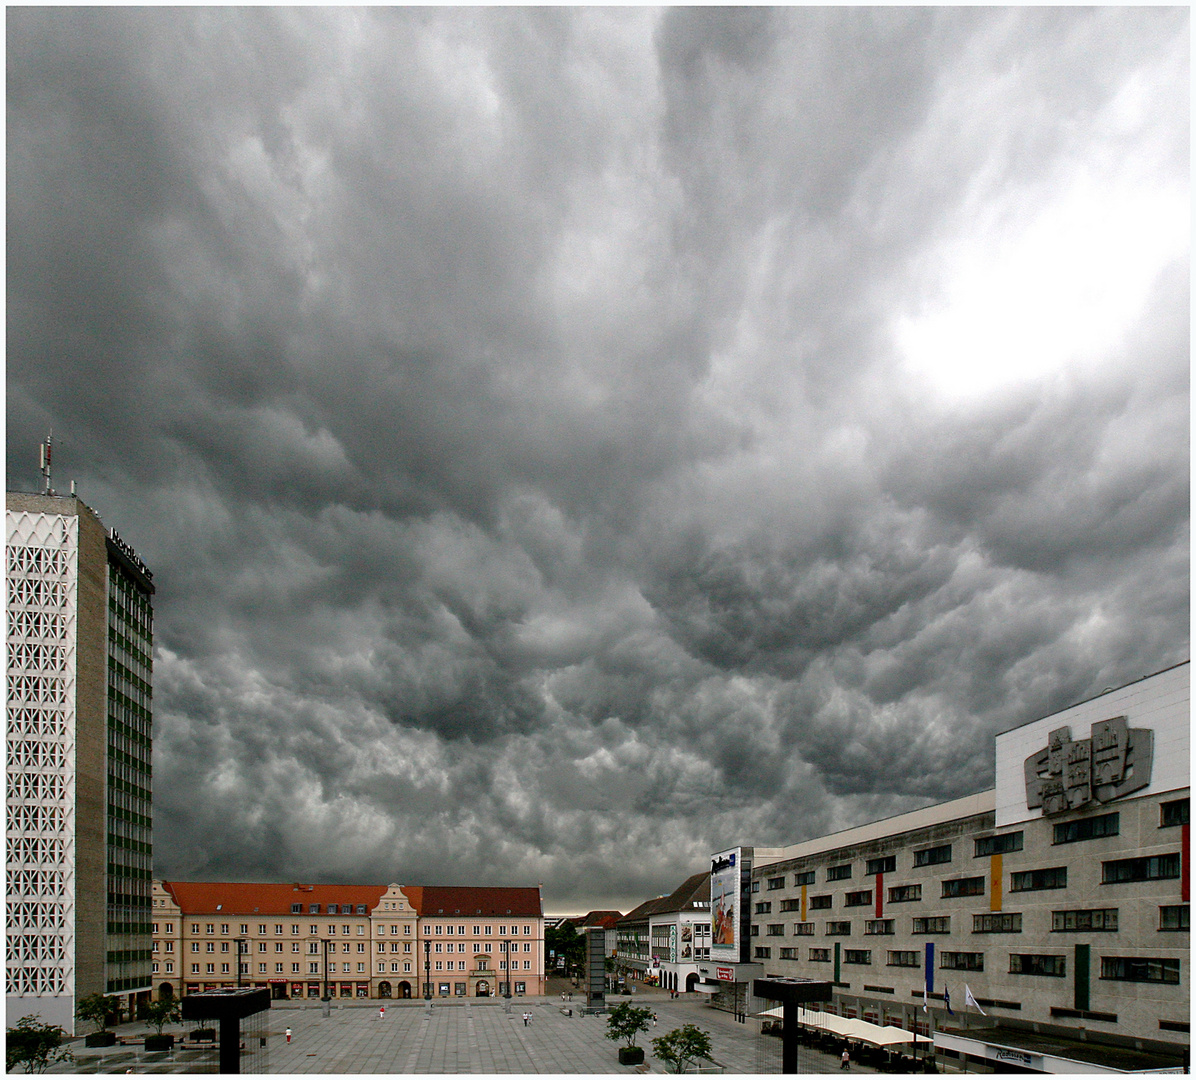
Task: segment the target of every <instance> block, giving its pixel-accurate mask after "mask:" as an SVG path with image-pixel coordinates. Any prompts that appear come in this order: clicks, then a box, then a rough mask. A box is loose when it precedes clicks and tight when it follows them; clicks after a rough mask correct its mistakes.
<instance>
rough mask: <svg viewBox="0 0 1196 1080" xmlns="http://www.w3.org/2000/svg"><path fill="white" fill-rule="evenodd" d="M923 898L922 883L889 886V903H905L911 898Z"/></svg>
mask: <svg viewBox="0 0 1196 1080" xmlns="http://www.w3.org/2000/svg"><path fill="white" fill-rule="evenodd" d="M921 899H922V885H921V883H919V884H917V885H893V886H891V887H890V888H889V903H890V904H904V903H906V902H907V901H909V900H921Z"/></svg>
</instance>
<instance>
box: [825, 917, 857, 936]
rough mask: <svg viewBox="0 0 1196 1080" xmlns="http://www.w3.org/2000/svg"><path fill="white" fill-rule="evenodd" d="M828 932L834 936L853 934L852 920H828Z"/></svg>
mask: <svg viewBox="0 0 1196 1080" xmlns="http://www.w3.org/2000/svg"><path fill="white" fill-rule="evenodd" d="M826 932H827V934H828V935H830V936H833V937H850V936H851V920H850V919H846V920H844V921H842V922H828V923H827V924H826Z"/></svg>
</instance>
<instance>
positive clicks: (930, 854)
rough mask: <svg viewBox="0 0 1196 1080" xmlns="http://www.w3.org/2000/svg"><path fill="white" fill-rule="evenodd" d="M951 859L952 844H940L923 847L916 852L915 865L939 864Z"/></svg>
mask: <svg viewBox="0 0 1196 1080" xmlns="http://www.w3.org/2000/svg"><path fill="white" fill-rule="evenodd" d="M950 861H951V845H950V844H939V845H938V847H931V848H923V849H922V850H921V851H915V852H914V866H939V865H941V864H942V863H949V862H950Z"/></svg>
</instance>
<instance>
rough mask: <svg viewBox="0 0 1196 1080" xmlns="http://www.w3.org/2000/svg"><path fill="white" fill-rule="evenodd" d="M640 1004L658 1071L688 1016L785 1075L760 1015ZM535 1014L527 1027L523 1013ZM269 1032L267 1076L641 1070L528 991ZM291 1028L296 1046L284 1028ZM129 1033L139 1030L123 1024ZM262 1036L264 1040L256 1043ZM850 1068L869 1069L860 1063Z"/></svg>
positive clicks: (741, 1060) (208, 1064)
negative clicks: (663, 1043) (658, 1042)
mask: <svg viewBox="0 0 1196 1080" xmlns="http://www.w3.org/2000/svg"><path fill="white" fill-rule="evenodd" d="M636 1004H638V1005H648V1006H649V1007H651V1008H652V1009H653V1010H654V1011H655V1012H656V1014H657V1017H658V1022H657V1026H656V1027H655V1028H653V1029H652V1030H651V1031H649V1032H648V1033H647V1034H646V1035H644V1036H642V1037H641V1039H640V1045H642V1046H643V1047H644V1050H645V1064H646V1065H647V1066H648V1069H649V1070H650V1071H651V1072H653V1073H662V1072H664V1064H663V1063H662V1062H661V1061H659V1060H657V1059H656V1058H655V1057H654V1056H653V1054H652V1042H651V1040H652V1039H653V1038H654V1037H656V1036H659V1035H663V1034H664V1033H665V1032H667V1031H670V1030H671V1029H673V1028H675V1027H680V1026H681V1025H682V1024H685V1023H695V1024H697V1025H698V1026H699V1027H701V1028H703V1029H705V1030H706V1031H708V1032H709V1033H710V1035H711V1041H712V1043H713V1045H714V1059H715V1061H717V1062H718V1063H719V1064H720V1065H723V1066H725V1068H726V1072H727V1073H728V1074H733V1073H736V1074H751V1073H779V1072H780V1071H781V1047H780V1040H779V1039H777V1038H774V1037H769V1036H764V1035H761V1034H759V1025H758V1024H757V1023H756V1022H754V1021H751V1020H749V1021H747V1022H746V1023H743V1024H740V1023H738V1022H736V1020H735V1019H734V1017H732V1016H730V1015H728V1014H727V1013H724V1012H719V1011H717V1010H715V1009H712V1008H711V1007H710V1006H709V1005H708V1004H707V1003H706V1002H705V999H701V1000H695V999H692V998H691V999H686V998H681V999H678V1000H672V999H670V998H668V996H667V995H663V996H662V997H661V998H660V999H659V1000H653V999H652V998H649V997H647V996H646V995H638V996H637V1000H636ZM525 1011H526V1012H530V1013H531V1014H532V1020H531V1023H530V1024H528V1025H527V1026H524V1023H523V1019H522V1016H523V1013H524V1012H525ZM262 1020H263V1021H264V1023H263V1025H262V1034H263V1035H265V1036H266V1038H267V1040H268V1042H267V1049H266V1052H265V1053H264V1054H261V1053H259V1052H257V1051H256V1047H255V1053H254V1055H253V1057H255V1058H256V1059H257V1060H255V1061H253V1062H252V1065H251V1064H250V1062H248V1061H245V1062H244V1064H245V1066H246V1068H245V1071H246V1072H248V1071H250V1070H251V1069H252V1071H255V1072H257V1071H265V1072H269V1073H300V1074H302V1073H342V1074H343V1073H390V1074H408V1075H411V1074H417V1073H461V1074H483V1075H485V1074H494V1073H522V1074H531V1073H591V1074H603V1073H605V1074H613V1075H619V1074H627V1075H635V1074H637V1072H638V1070H637V1069H635V1068H633V1067H630V1066H621V1065H619V1063H618V1046H617V1045H616V1044H615V1043H613V1042H611V1041H610V1040H609V1039H607V1038H606V1019H605V1017H602V1016H583V1015H581V1013H580V1010H579V1009H578V1008H577V1007H576V1004H574V1006H573V1015H572V1016H567V1015H565V1014H564V1013H563V1011H562V1002H560V1001H559V1000H558V999H543V998H523V999H515V1000H513V1001H512V1002H511V1006H510V1009H509V1011H508V1009H507V1007H506V1004H505V1003H504V1002H503V1001H502V1000H500V999H496V1000H495V1001H494V1002H476V1001H470V1002H468V1003H460V1004H450V1003H443V1004H441V1003H434V1004H433V1005H432V1007H430V1008H429V1007H428V1006H427V1005H425V1004H424V1003H423V1002H398V1001H396V1002H394V1003H391V1004H388V1005H387V1009H386V1018H385V1019H383V1020H379V1019H378V1009H377V1004H376V1003H374V1004H372V1005H370V1006H369V1007H366V1006H364V1004H363V1005H362V1006H354V1005H346V1006H343V1007H338V1006H337V1005H335V1004H334V1005H333V1006H332V1008H331V1010H330V1015H329V1016H328V1018H327V1019H325V1018H324V1015H323V1008H322V1007H321V1006H320V1005H318V1004H316V1005H311V1004H306V1003H305V1004H289V1003H288V1004H280V1003H276V1004H275V1006H274V1007H273V1008H272V1009H271V1010H270V1012H269V1014H267V1015H266V1016H264V1017H263V1018H262ZM288 1026H290V1027H291V1029H292V1041H291V1043H290V1044H289V1045H288V1044H287V1042H286V1037H285V1031H286V1028H287V1027H288ZM121 1033H122V1034H126V1035H128V1034H133V1033H134V1032H133V1029H132V1027H130V1030H129V1031H127V1032H126V1031H124V1030H123V1029H122V1032H121ZM255 1041H256V1040H255ZM799 1067H800V1071H801V1072H803V1073H832V1072H838V1071H839V1062H838V1060H837V1059H836V1058H833V1057H831V1056H830V1055H826V1054H822V1053H819V1052H818V1051H816V1050H812V1049H807V1048H802V1050H801V1057H800V1060H799ZM129 1069H132V1070H133V1071H134V1072H137V1073H196V1072H215V1071H216V1054H215V1051H214V1050H206V1049H205V1050H196V1049H192V1048H190V1047H188V1048H186V1049H180V1050H178V1051H175V1052H174V1053H171V1054H145V1053H144V1052H141V1051H140V1050H138V1051H132V1050H131V1049H129V1048H120V1047H115V1048H113V1049H112V1050H110V1051H97V1050H92V1051H85V1050H83V1049H82V1046H81V1045H80V1046H79V1049H78V1051H77V1053H76V1061H75V1063H74V1064H73V1065H72V1066H69V1067H61V1066H60V1067H57V1068H55V1069H54V1070H52V1071H53V1072H73V1073H94V1072H105V1073H123V1072H126V1071H127V1070H129ZM851 1071H852V1072H870V1071H872V1070H868V1069H863V1068H861V1067H860V1066H858V1065H855V1064H854V1063H853V1065H852V1069H851Z"/></svg>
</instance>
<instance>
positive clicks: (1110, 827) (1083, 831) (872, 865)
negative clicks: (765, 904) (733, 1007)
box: [752, 799, 1189, 892]
mask: <svg viewBox="0 0 1196 1080" xmlns="http://www.w3.org/2000/svg"><path fill="white" fill-rule="evenodd" d="M1188 804H1189V800H1188V799H1175V800H1172V801H1171V802H1165V803H1160V804H1159V828H1170V827H1173V826H1177V825H1187V824H1188V814H1189V810H1188ZM1119 830H1120V814H1118V813H1112V814H1100V815H1096V816H1094V817H1087V818H1079V819H1077V820H1075V821H1067V822H1062V823H1059V824H1056V825H1055V826H1054V835H1053V843H1055V844H1071V843H1077V842H1080V841H1083V840H1095V839H1098V838H1100V837H1103V836H1117V835H1119ZM1023 842H1024V833H1023V832H1021V831H1019V832H1010V833H1003V834H1001V835H999V836H981V837H977V838H976V839H975V840H974V841H973V845H974V854H973V857H974V858H983V857H985V856H989V855H1000V854H1004V853H1007V852H1011V851H1021V850H1022V845H1023ZM953 855H954V852H953V848H952V845H951V844H936V845H934V846H933V847H927V848H921V849H917V850H915V851H914V852H913V866H914V868H915V869H916V868H919V867H923V866H942V865H944V864H945V863H949V862H951V861H952V858H953ZM1122 861H1123V862H1134V861H1137V860H1132V859H1129V860H1122ZM854 865H855V864H854V863H840V864H838V865H836V866H828V867H827V868H826V878H825V880H827V881H850V880H851V876H852V872H853V867H854ZM896 870H897V856H896V855H883V856H879V857H877V858H874V859H867V860H865V862H864V873H865V875H866V876H869V877H870V876H872V875H875V874H892V873H895V872H896ZM816 874H817V871H815V870H803V871H799V872H798V873H796V874H794V875H793V886H794V888H797V887H800V886H802V885H813V884H815V883H816V881H817V878H816ZM1176 876H1178V875H1176ZM1113 880H1148V879H1144V878H1127V879H1121V878H1116V879H1113ZM765 881H766V884H767V887H768V890H769V891H772V890H776V889H783V888H785V885H786V882H787V878H786V877H785V876H774V877H769V878H766V879H765ZM1046 887H1047V888H1055V887H1058V886H1046ZM752 891H753V892H759V891H760V882H759V881H754V882H752Z"/></svg>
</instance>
